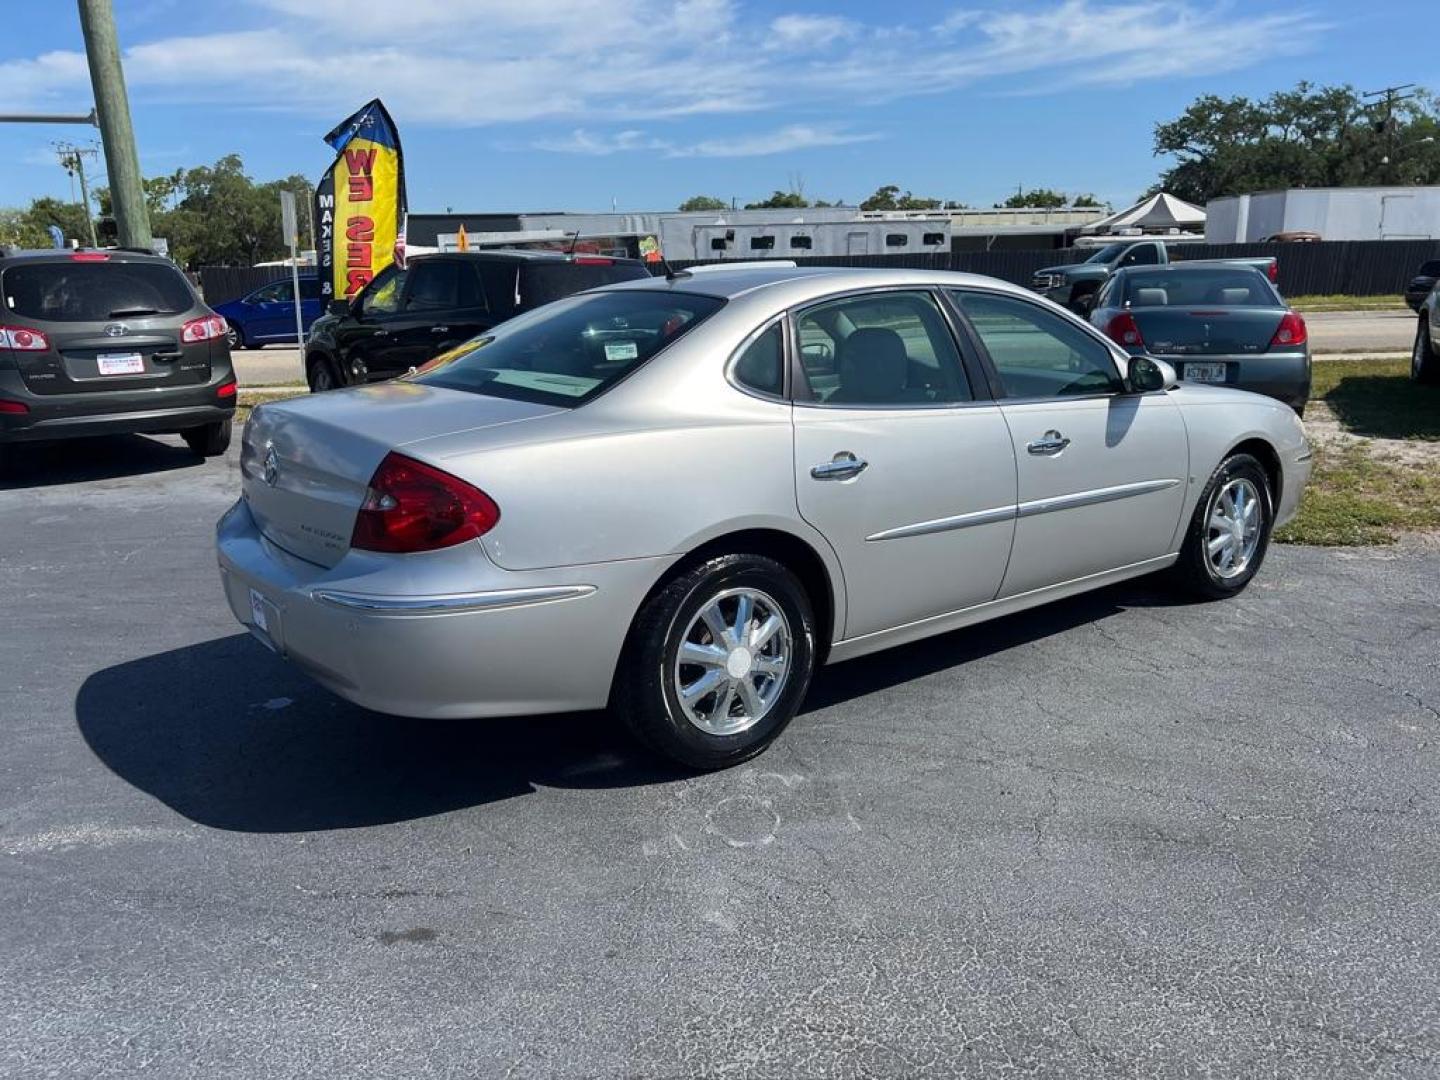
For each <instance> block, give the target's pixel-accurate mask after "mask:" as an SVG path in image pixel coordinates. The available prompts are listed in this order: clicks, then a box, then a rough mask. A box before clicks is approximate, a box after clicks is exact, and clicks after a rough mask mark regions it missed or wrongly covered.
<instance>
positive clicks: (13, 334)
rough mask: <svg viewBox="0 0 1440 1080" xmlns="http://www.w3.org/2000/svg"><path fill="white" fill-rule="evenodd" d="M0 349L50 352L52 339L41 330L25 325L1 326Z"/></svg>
mask: <svg viewBox="0 0 1440 1080" xmlns="http://www.w3.org/2000/svg"><path fill="white" fill-rule="evenodd" d="M0 349H15V350H16V351H17V352H48V351H49V349H50V339H49V338H47V337H46V336H45V335H44V334H42V333H41V332H40V331H39V330H31V329H30V328H29V327H25V326H0Z"/></svg>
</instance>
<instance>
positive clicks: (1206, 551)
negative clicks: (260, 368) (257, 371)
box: [218, 266, 1310, 768]
mask: <svg viewBox="0 0 1440 1080" xmlns="http://www.w3.org/2000/svg"><path fill="white" fill-rule="evenodd" d="M241 464H242V472H243V494H242V496H241V498H240V500H239V502H237V503H236V504H235V506H234V507H233V508H232V509H231V510H230V511H229V512H228V513H226V515H225V516H224V518H222V519H221V521H220V523H219V526H218V545H219V559H220V567H221V576H222V578H223V581H224V588H225V594H226V597H227V598H228V600H229V603H230V607H231V609H232V610H233V611H234V613H235V615H236V617H237V618H238V619H239V620H240V621H241V622H242V623H244V624H245V625H246V626H247V627H248V628H249V629H250V630H251V631H252V632H253V633H254V634H255V636H256V637H258V638H259V639H260V640H261V641H262V642H264V643H265V644H266V645H267V646H269V647H270V648H272V649H274V650H276V651H277V652H279V653H281V654H282V655H284V656H287V657H289V658H290V659H291V660H293V661H294V662H295V663H296V664H298V665H300V666H301V667H303V668H304V669H305V670H306V671H308V672H310V673H311V674H312V675H313V676H314V677H315V678H316V679H317V680H319V681H320V682H321V683H323V684H324V685H326V686H328V687H330V688H331V689H333V690H334V691H335V692H336V693H338V694H340V695H342V696H344V697H346V698H349V699H350V700H352V701H355V702H358V703H360V704H361V705H364V706H367V707H370V708H374V709H378V710H381V711H384V712H389V713H395V714H399V715H403V716H413V717H484V716H496V715H512V714H524V713H543V712H552V711H562V710H578V709H592V708H600V707H605V706H608V707H609V708H610V709H611V710H612V711H613V712H614V713H615V714H616V715H618V717H619V718H621V719H622V720H623V721H624V722H625V723H626V724H628V726H629V727H630V728H631V729H632V730H633V731H634V732H635V734H636V735H638V736H639V737H640V738H641V739H642V740H643V741H644V742H645V743H647V744H648V745H650V746H651V747H652V748H654V749H656V750H658V751H660V752H661V753H664V754H666V755H669V756H670V757H672V758H674V759H676V760H678V761H681V762H684V763H686V764H688V765H691V766H695V767H700V768H717V767H723V766H727V765H731V764H734V763H735V762H738V761H742V760H744V759H746V758H748V757H750V756H751V755H753V754H756V753H758V752H759V751H760V750H762V749H763V748H764V747H765V746H766V745H768V744H769V742H770V741H771V740H773V739H774V738H775V737H776V736H777V735H778V734H779V733H780V732H781V731H782V730H783V729H784V727H785V725H786V724H787V723H788V722H789V720H790V719H791V717H792V716H794V714H795V712H796V711H797V709H798V708H799V706H800V704H801V701H802V699H803V698H804V696H805V692H806V688H807V687H808V685H809V683H810V679H811V676H812V674H813V672H814V670H815V668H816V666H817V665H819V664H824V663H836V662H839V661H843V660H849V659H851V658H853V657H857V656H863V655H865V654H867V653H871V652H875V651H876V650H879V649H884V648H888V647H890V646H892V645H900V644H903V643H905V642H909V641H914V640H916V639H918V638H922V637H926V636H929V635H931V634H938V633H943V632H945V631H947V630H953V629H955V628H956V627H961V626H966V625H969V624H972V623H977V622H981V621H983V620H985V619H991V618H996V617H998V616H1001V615H1007V614H1010V613H1011V612H1015V611H1019V610H1022V609H1024V608H1028V607H1033V606H1034V605H1036V604H1041V603H1045V602H1046V601H1049V600H1054V599H1057V598H1059V597H1063V596H1069V595H1072V594H1074V593H1078V592H1081V591H1084V590H1086V589H1093V588H1097V587H1099V586H1103V585H1108V584H1110V583H1112V582H1117V581H1122V580H1124V579H1126V578H1132V577H1136V576H1138V575H1141V574H1148V573H1152V572H1154V571H1159V570H1169V571H1170V572H1171V573H1172V574H1173V575H1174V576H1175V578H1176V579H1177V581H1178V582H1179V583H1180V584H1182V585H1183V586H1185V587H1187V588H1189V589H1190V590H1192V591H1195V592H1198V593H1199V594H1201V595H1203V596H1206V597H1212V598H1223V597H1227V596H1232V595H1234V594H1235V593H1238V592H1239V591H1240V590H1241V589H1243V588H1244V587H1245V586H1246V584H1247V583H1248V582H1249V581H1250V579H1251V578H1252V577H1253V576H1254V575H1255V573H1256V572H1257V571H1258V570H1259V568H1260V565H1261V563H1262V561H1263V560H1264V558H1265V552H1266V546H1267V544H1268V542H1269V539H1270V534H1271V530H1272V529H1273V528H1275V526H1277V525H1279V524H1282V523H1283V522H1285V521H1286V520H1287V519H1288V518H1290V517H1291V516H1292V515H1293V514H1294V513H1295V509H1296V505H1297V504H1298V502H1299V500H1300V494H1301V491H1302V489H1303V488H1304V486H1305V482H1306V479H1307V478H1308V475H1309V471H1310V451H1309V449H1308V447H1307V444H1306V440H1305V435H1304V429H1303V427H1302V426H1301V423H1300V421H1299V420H1298V419H1297V418H1296V416H1295V414H1294V413H1293V412H1292V411H1291V410H1290V409H1289V408H1287V407H1285V406H1283V405H1281V404H1280V403H1278V402H1276V401H1273V400H1271V399H1269V398H1265V397H1260V396H1258V395H1255V394H1250V393H1245V392H1243V391H1238V390H1231V389H1224V388H1220V387H1211V386H1202V385H1193V384H1179V383H1177V381H1176V378H1175V373H1174V371H1173V370H1171V369H1170V368H1169V367H1168V366H1167V365H1166V364H1165V363H1163V362H1162V361H1157V360H1155V359H1153V358H1150V357H1145V356H1135V357H1132V356H1128V355H1126V353H1125V352H1124V351H1122V350H1121V349H1120V348H1119V347H1118V346H1116V345H1115V344H1113V343H1112V342H1110V341H1108V340H1107V339H1106V338H1105V337H1104V336H1103V335H1101V334H1100V333H1099V332H1098V331H1096V330H1095V329H1093V328H1092V327H1090V326H1088V325H1086V324H1085V323H1084V322H1082V321H1081V320H1079V319H1077V318H1075V317H1074V316H1073V315H1071V314H1070V313H1068V312H1066V311H1064V310H1063V309H1061V308H1060V307H1058V306H1056V305H1054V304H1051V303H1049V302H1048V301H1045V300H1043V299H1040V298H1037V297H1035V296H1034V295H1033V294H1031V293H1029V292H1027V291H1025V290H1022V289H1019V288H1015V287H1012V286H1009V285H1006V284H1003V283H1001V282H998V281H993V280H990V279H987V278H981V277H973V276H969V275H961V274H948V273H939V272H924V271H907V270H835V269H795V268H793V267H788V268H787V267H778V266H768V267H745V268H733V267H722V268H716V269H714V270H695V271H690V272H683V271H682V272H679V273H675V274H671V275H670V276H668V277H663V278H656V279H654V280H650V281H642V282H633V283H627V284H624V285H618V286H612V287H610V288H606V289H601V290H597V291H594V292H589V293H583V294H580V295H577V296H574V297H571V298H569V299H566V300H562V301H559V302H557V303H554V304H551V305H548V306H546V307H544V308H541V309H539V310H537V311H534V312H531V313H530V314H528V315H524V316H522V317H520V318H517V319H515V320H513V321H511V322H507V323H505V324H503V325H502V326H500V327H499V328H498V329H496V330H495V331H493V332H491V333H489V334H487V335H486V336H484V337H481V338H477V339H475V340H473V341H471V342H468V343H467V344H465V345H463V346H461V347H460V348H458V349H455V350H453V351H452V352H450V353H447V354H445V355H443V356H441V357H438V358H437V359H435V360H434V361H432V362H430V363H429V364H427V365H425V366H424V367H423V368H421V369H420V370H419V371H417V372H414V373H413V374H411V375H409V376H406V377H404V378H401V379H398V380H396V381H393V382H389V383H385V384H381V385H374V386H367V387H358V388H354V389H350V390H344V391H338V392H334V393H328V394H322V395H315V396H312V397H309V398H304V399H298V400H295V401H287V402H282V403H276V404H269V405H264V406H262V407H260V408H259V409H257V410H256V411H255V413H254V415H253V416H252V417H251V419H250V422H249V424H248V425H247V426H246V429H245V436H244V443H243V450H242V455H241Z"/></svg>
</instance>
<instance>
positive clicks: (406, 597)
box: [216, 500, 667, 719]
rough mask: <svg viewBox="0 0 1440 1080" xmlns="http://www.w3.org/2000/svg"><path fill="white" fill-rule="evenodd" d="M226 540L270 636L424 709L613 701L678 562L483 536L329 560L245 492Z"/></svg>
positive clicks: (331, 672) (275, 644) (499, 711)
mask: <svg viewBox="0 0 1440 1080" xmlns="http://www.w3.org/2000/svg"><path fill="white" fill-rule="evenodd" d="M216 546H217V553H218V557H219V563H220V578H221V582H222V584H223V587H224V590H225V598H226V601H227V602H228V603H229V605H230V610H231V611H232V612H233V613H234V615H235V617H236V618H237V619H238V620H239V621H240V622H241V623H242V624H244V625H245V627H246V628H247V629H248V630H249V631H250V632H251V633H252V634H254V635H255V636H256V637H257V638H259V639H260V641H261V642H263V643H264V644H265V645H266V646H268V647H269V648H271V649H273V650H274V651H276V652H277V653H279V654H280V655H282V656H284V657H286V658H287V659H289V660H291V661H293V662H294V663H295V664H297V665H298V666H299V667H301V668H303V669H304V670H305V671H306V672H307V673H309V674H310V675H311V676H312V677H313V678H315V679H316V680H317V681H318V682H320V683H322V684H323V685H325V686H326V687H328V688H329V689H331V690H333V691H334V692H335V693H337V694H339V695H340V696H341V697H344V698H347V699H348V700H350V701H353V702H355V703H356V704H358V705H361V706H364V707H365V708H369V709H374V710H376V711H379V712H385V713H391V714H394V715H398V716H413V717H419V718H424V719H451V718H466V717H487V716H515V715H523V714H530V713H546V712H566V711H572V710H582V709H595V708H601V707H603V706H604V705H605V703H606V701H607V700H608V698H609V695H610V682H611V678H612V676H613V675H614V671H615V665H616V663H617V661H618V660H619V657H620V652H621V649H622V648H623V647H624V643H625V637H626V634H627V633H628V631H629V626H630V620H631V617H632V616H633V615H634V612H635V611H636V609H637V608H638V607H639V605H640V602H641V601H642V600H643V598H644V596H645V594H646V592H647V591H648V590H649V588H650V586H651V585H652V584H653V583H654V581H655V579H656V578H657V577H658V575H659V574H660V572H661V571H662V570H663V567H664V565H665V563H666V561H667V560H665V559H636V560H625V561H620V562H610V563H597V564H591V565H585V566H568V567H557V568H553V569H550V570H545V571H525V572H513V571H506V570H502V569H501V568H499V567H497V566H496V565H495V564H494V563H492V562H491V561H490V560H489V559H488V558H487V557H486V555H485V552H484V549H483V547H482V546H481V545H480V544H478V543H477V544H463V545H457V547H456V548H447V549H445V550H444V551H442V552H431V553H426V554H421V555H374V554H371V553H366V552H351V553H350V554H349V555H347V556H346V557H345V558H344V559H342V560H341V561H340V562H339V563H337V564H336V565H335V566H334V567H331V568H329V569H326V568H324V567H321V566H317V565H315V564H313V563H309V562H306V561H305V560H303V559H300V558H297V557H295V556H293V555H290V554H289V553H287V552H285V551H283V550H281V549H280V548H277V547H276V546H275V545H274V544H272V543H271V542H270V541H269V540H267V539H266V538H265V537H264V536H263V535H261V533H260V530H259V527H258V526H257V525H256V523H255V519H254V517H253V516H251V514H250V510H249V508H248V507H247V505H246V504H245V502H244V500H241V501H239V502H237V503H236V504H235V505H234V506H233V507H231V508H230V510H229V511H227V512H226V514H225V516H224V517H222V518H221V519H220V522H219V524H218V525H217V526H216ZM426 561H429V565H427V566H423V567H421V566H420V563H422V562H426ZM437 566H440V567H441V568H442V572H441V576H439V577H437V575H436V574H435V573H434V571H435V569H436V567H437ZM417 567H418V568H419V569H420V570H421V572H417ZM452 571H453V573H452ZM447 573H449V574H450V575H451V578H452V580H453V583H454V586H455V587H454V588H453V589H449V588H444V587H443V581H444V574H447ZM421 582H423V584H421ZM437 584H442V587H441V588H438V589H437V588H436V585H437ZM420 589H423V591H419V590H420ZM256 607H259V609H260V614H259V615H258V616H257V614H256V611H255V608H256ZM261 618H263V619H264V621H265V623H266V626H265V627H264V628H262V627H261V626H260V625H259V620H260V619H261Z"/></svg>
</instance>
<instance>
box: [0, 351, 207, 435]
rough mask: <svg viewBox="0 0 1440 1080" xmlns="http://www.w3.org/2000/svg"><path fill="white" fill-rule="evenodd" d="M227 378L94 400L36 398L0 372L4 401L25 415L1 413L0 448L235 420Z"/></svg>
mask: <svg viewBox="0 0 1440 1080" xmlns="http://www.w3.org/2000/svg"><path fill="white" fill-rule="evenodd" d="M234 378H235V377H234V375H233V374H231V372H230V369H229V367H228V365H227V366H226V368H225V372H224V374H223V375H221V376H218V377H215V378H212V379H211V381H210V382H207V383H204V384H201V385H198V386H186V387H165V388H163V389H155V388H152V389H147V390H134V391H123V390H112V391H104V392H97V393H91V394H33V393H31V392H30V391H29V390H28V389H27V388H26V387H25V383H24V381H23V380H22V379H21V377H20V373H19V372H16V371H6V372H0V399H3V400H5V401H12V402H19V403H20V404H22V405H24V406H25V407H26V409H27V410H28V411H27V412H23V413H8V412H0V442H30V441H38V440H43V439H70V438H78V437H84V436H87V435H124V434H131V433H138V434H147V435H160V434H165V433H168V432H176V431H184V430H186V429H187V428H194V427H200V426H201V425H203V424H213V423H216V422H219V421H225V420H231V419H233V418H234V416H235V398H233V397H230V398H221V397H219V395H218V393H217V390H218V388H219V386H220V385H221V383H223V382H233V381H234Z"/></svg>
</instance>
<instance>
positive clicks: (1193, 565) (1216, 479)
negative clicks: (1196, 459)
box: [1175, 454, 1275, 600]
mask: <svg viewBox="0 0 1440 1080" xmlns="http://www.w3.org/2000/svg"><path fill="white" fill-rule="evenodd" d="M1274 524H1275V497H1274V494H1273V493H1272V492H1271V490H1270V478H1269V476H1267V475H1266V473H1265V468H1264V466H1262V465H1261V464H1260V462H1259V461H1258V460H1256V459H1255V458H1254V457H1253V456H1251V455H1250V454H1231V455H1230V456H1229V457H1227V458H1226V459H1225V460H1224V461H1222V462H1221V463H1220V465H1219V466H1218V467H1217V468H1216V470H1215V471H1214V472H1213V473H1211V475H1210V480H1209V482H1208V483H1207V484H1206V485H1205V490H1204V491H1203V492H1202V493H1201V495H1200V501H1199V502H1198V503H1197V504H1196V506H1195V513H1194V515H1193V516H1192V517H1191V519H1190V527H1189V529H1188V530H1187V531H1186V533H1185V543H1184V545H1183V546H1182V547H1181V549H1180V559H1179V561H1178V562H1176V564H1175V575H1176V577H1177V578H1178V580H1179V582H1180V584H1181V585H1182V586H1183V587H1184V588H1185V589H1186V590H1187V591H1189V592H1191V593H1194V594H1195V595H1197V596H1200V597H1202V598H1204V599H1207V600H1224V599H1226V598H1228V597H1231V596H1235V595H1237V594H1238V593H1240V592H1242V591H1243V590H1244V588H1245V586H1246V585H1248V584H1250V579H1251V578H1253V577H1254V576H1255V574H1256V573H1257V572H1258V571H1259V569H1260V564H1261V563H1263V562H1264V561H1265V553H1266V552H1267V551H1268V550H1269V548H1270V531H1271V529H1272V528H1273V527H1274Z"/></svg>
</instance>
